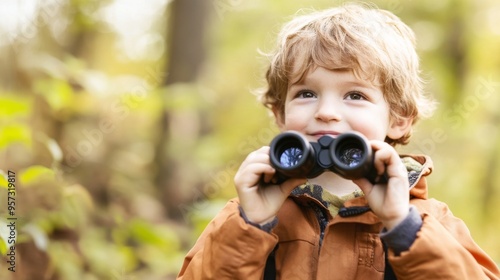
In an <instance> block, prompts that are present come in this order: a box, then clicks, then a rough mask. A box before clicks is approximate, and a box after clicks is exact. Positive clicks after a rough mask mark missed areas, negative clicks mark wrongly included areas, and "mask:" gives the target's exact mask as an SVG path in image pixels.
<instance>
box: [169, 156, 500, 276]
mask: <svg viewBox="0 0 500 280" xmlns="http://www.w3.org/2000/svg"><path fill="white" fill-rule="evenodd" d="M413 158H414V159H415V160H417V161H418V162H419V163H421V164H422V170H421V171H420V172H419V173H418V174H413V175H414V176H413V179H412V180H410V181H413V184H412V185H411V191H410V195H411V200H410V203H411V204H412V205H414V206H415V207H416V208H417V209H418V211H419V213H420V215H421V217H422V220H423V223H422V227H421V228H420V231H419V232H418V233H417V238H416V239H415V241H414V242H413V244H412V245H411V247H410V249H409V250H407V251H404V252H402V253H401V254H400V255H399V256H396V255H395V254H394V253H393V252H392V251H391V249H389V250H388V251H387V252H388V253H387V254H388V256H387V257H388V260H389V263H390V265H391V267H392V269H393V271H394V273H395V275H396V276H397V278H398V279H474V280H476V279H500V271H499V269H498V267H497V266H496V264H495V263H494V262H493V261H492V260H491V259H490V258H489V257H488V256H487V255H486V253H485V252H484V251H482V250H481V248H479V246H478V245H477V244H476V243H475V242H474V241H473V239H472V237H471V235H470V233H469V230H468V229H467V227H466V225H465V224H464V222H463V221H461V220H460V219H458V218H456V217H454V216H453V214H452V213H451V211H450V210H449V208H448V207H447V206H446V204H444V203H442V202H439V201H437V200H435V199H428V198H427V183H426V180H425V176H427V175H429V174H430V173H431V171H432V162H431V161H430V159H429V158H428V157H425V156H419V157H413ZM310 203H315V204H318V205H319V206H320V207H323V208H324V206H323V204H321V203H320V202H319V201H318V200H317V199H315V198H313V197H311V196H308V195H301V196H298V197H297V196H295V197H294V196H291V197H289V198H288V199H287V200H286V201H285V203H284V204H283V206H282V208H281V209H280V211H279V213H278V219H279V223H278V225H277V226H276V228H274V229H273V230H272V232H271V233H267V232H265V231H263V230H261V229H259V228H257V227H255V226H252V225H250V224H247V223H246V222H245V221H244V219H243V218H242V217H241V215H240V211H239V209H238V201H237V200H236V199H235V200H231V201H229V202H228V204H227V205H226V207H224V209H223V210H222V211H221V212H220V213H219V214H218V215H217V216H216V217H215V218H214V219H213V220H212V221H211V222H210V224H209V225H208V226H207V228H206V229H205V231H204V232H203V233H202V235H201V236H200V237H199V239H198V241H197V242H196V244H195V245H194V247H193V248H192V249H191V250H190V251H189V253H188V254H187V256H186V258H185V261H184V264H183V266H182V269H181V271H180V273H179V275H178V279H179V280H180V279H184V280H187V279H217V280H219V279H245V280H246V279H262V278H263V274H264V269H265V266H266V260H267V258H268V256H269V254H271V253H272V252H273V253H274V255H275V264H276V268H275V270H276V279H286V280H288V279H300V280H302V279H363V280H364V279H370V280H372V279H373V280H376V279H384V270H385V262H386V251H384V247H383V244H382V241H381V239H380V238H379V233H380V231H381V230H382V224H381V222H380V221H379V219H378V218H377V216H375V214H373V212H371V211H367V212H364V213H362V214H359V215H352V216H349V217H342V216H341V215H336V216H335V217H331V216H330V217H329V220H328V224H327V226H326V228H325V230H324V237H323V239H322V240H323V241H322V244H320V242H319V240H320V237H319V234H320V232H321V231H320V226H319V223H318V219H317V218H316V214H315V213H314V211H313V210H312V208H311V207H309V206H308V205H310ZM366 205H367V202H366V200H365V198H364V197H358V198H354V199H351V200H349V201H347V202H346V203H345V204H344V206H345V207H346V208H347V209H352V208H350V207H356V206H366ZM325 210H326V209H325ZM275 247H276V250H274V249H275Z"/></svg>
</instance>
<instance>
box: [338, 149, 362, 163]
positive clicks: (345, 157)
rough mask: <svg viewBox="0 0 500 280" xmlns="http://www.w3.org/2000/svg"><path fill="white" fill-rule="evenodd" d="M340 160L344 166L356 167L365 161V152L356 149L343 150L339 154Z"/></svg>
mask: <svg viewBox="0 0 500 280" xmlns="http://www.w3.org/2000/svg"><path fill="white" fill-rule="evenodd" d="M339 159H340V161H341V162H342V163H343V164H345V165H347V166H349V167H355V166H357V165H359V164H360V163H361V160H362V159H363V150H362V149H359V148H356V147H351V148H345V149H342V150H341V151H340V152H339Z"/></svg>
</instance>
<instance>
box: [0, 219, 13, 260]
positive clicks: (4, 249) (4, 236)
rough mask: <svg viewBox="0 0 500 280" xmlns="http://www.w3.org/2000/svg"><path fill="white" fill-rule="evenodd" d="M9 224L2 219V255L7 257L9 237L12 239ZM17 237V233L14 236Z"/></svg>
mask: <svg viewBox="0 0 500 280" xmlns="http://www.w3.org/2000/svg"><path fill="white" fill-rule="evenodd" d="M7 226H8V223H7V221H5V220H4V219H0V254H1V255H3V256H5V254H7V250H8V249H9V247H10V246H9V243H8V240H9V237H10V228H9V227H7ZM15 236H17V233H15V234H14V237H15Z"/></svg>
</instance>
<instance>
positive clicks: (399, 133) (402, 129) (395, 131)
mask: <svg viewBox="0 0 500 280" xmlns="http://www.w3.org/2000/svg"><path fill="white" fill-rule="evenodd" d="M412 124H413V118H404V117H398V118H394V119H392V121H391V123H390V126H389V131H388V132H387V136H388V137H389V138H391V139H394V140H396V139H400V138H401V137H403V136H405V135H406V134H407V133H409V132H410V130H411V126H412Z"/></svg>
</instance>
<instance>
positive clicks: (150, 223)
mask: <svg viewBox="0 0 500 280" xmlns="http://www.w3.org/2000/svg"><path fill="white" fill-rule="evenodd" d="M136 2H137V1H133V0H117V1H58V3H59V6H58V5H56V6H55V7H53V8H51V9H49V8H48V6H47V5H44V4H42V3H41V2H37V1H34V2H33V3H34V5H35V6H34V7H36V8H37V9H35V16H38V20H34V19H32V20H31V21H28V23H27V27H31V29H29V28H24V29H18V30H17V31H16V30H13V29H5V28H4V29H2V31H3V32H4V35H5V36H4V37H5V38H6V40H5V41H4V42H2V44H0V57H1V58H2V61H4V63H2V65H1V66H0V74H1V75H0V76H1V77H0V81H1V82H2V84H1V85H0V170H2V174H3V175H4V176H3V177H2V176H0V186H1V187H0V201H1V203H0V205H1V207H0V227H1V230H0V239H1V240H0V253H1V254H2V256H3V257H2V258H3V259H2V266H1V269H0V278H1V279H165V278H166V279H174V278H175V275H176V274H177V272H178V271H179V269H180V266H181V265H182V260H183V257H184V255H185V254H186V252H187V250H188V249H189V248H190V247H191V246H192V245H193V244H194V242H195V240H196V238H197V237H198V236H199V234H200V233H201V232H202V231H203V229H204V227H205V226H206V224H207V223H208V222H209V221H210V220H211V219H212V218H213V217H214V216H215V215H216V213H217V212H218V211H219V210H220V209H221V208H222V207H223V206H224V204H225V202H226V200H227V199H229V198H231V197H234V196H235V195H236V193H235V190H234V188H233V186H232V178H233V176H234V173H235V172H236V170H237V168H238V166H239V162H241V161H242V160H243V159H244V157H246V155H247V154H248V153H249V152H251V151H253V150H255V149H257V148H258V147H260V146H262V145H266V144H268V143H269V141H270V140H271V139H272V137H273V136H274V135H275V134H276V133H277V128H276V127H275V125H274V122H273V120H272V119H271V118H270V115H269V112H268V111H266V110H265V109H264V108H263V106H261V105H260V104H259V103H258V102H257V101H256V98H255V96H254V95H253V94H252V92H254V91H255V89H257V88H259V87H261V86H263V76H264V73H265V70H266V59H265V58H264V57H263V56H262V55H261V54H259V51H262V52H267V51H270V50H271V49H272V48H273V45H274V39H275V35H276V33H277V32H278V30H279V27H280V26H281V25H282V24H283V23H284V22H285V21H286V20H288V19H290V18H291V17H292V16H293V15H294V14H295V13H296V12H297V11H298V10H299V9H303V8H305V9H310V8H315V9H322V8H326V7H330V6H334V5H338V4H341V3H343V1H331V0H329V1H326V0H315V1H298V0H293V1H283V0H281V1H264V0H257V1H226V0H213V1H210V5H209V6H208V7H206V8H205V11H204V12H205V13H208V14H209V15H210V17H209V21H208V22H207V23H206V26H207V29H206V30H205V33H206V34H204V38H205V41H206V46H205V52H206V55H205V58H204V60H203V63H202V64H201V66H200V69H198V70H199V73H198V75H197V76H196V79H195V80H193V81H186V82H176V83H172V84H166V83H165V80H166V78H167V77H169V75H172V73H168V72H167V70H166V69H173V70H172V71H175V69H176V68H177V67H180V66H181V65H173V66H172V65H171V66H172V67H170V68H167V65H169V56H168V54H169V52H170V51H171V49H170V48H169V46H171V44H169V43H172V42H169V39H168V38H169V34H171V33H172V32H173V31H172V30H174V29H175V28H177V26H171V25H169V24H168V22H169V19H170V17H171V14H172V3H170V2H169V1H153V2H151V7H153V6H154V7H156V8H151V7H149V10H148V8H144V9H145V11H142V12H141V11H140V10H138V9H139V8H138V7H143V6H144V5H137V3H136ZM374 2H375V4H377V5H378V6H379V7H381V8H385V9H389V10H391V11H393V12H394V13H396V14H397V15H398V16H400V17H401V18H402V19H403V21H405V22H406V23H408V24H409V25H410V26H411V27H412V28H413V29H414V30H415V32H416V35H417V38H418V50H419V53H420V55H421V61H422V69H423V74H424V77H425V79H426V80H427V81H428V84H427V90H428V91H429V92H430V93H431V94H432V95H433V96H435V98H436V99H438V101H439V102H440V107H439V110H438V111H437V112H436V114H435V116H434V117H433V118H431V119H429V120H425V121H423V122H421V123H419V124H418V126H417V127H416V130H415V133H414V137H413V140H412V143H411V144H410V145H408V146H407V147H401V152H410V153H426V154H429V155H430V156H431V157H432V158H433V160H434V162H435V166H436V167H435V172H434V174H432V175H431V176H430V177H429V183H430V186H431V189H430V192H431V196H433V197H435V198H437V199H439V200H442V201H444V202H446V203H447V204H448V205H449V206H450V208H451V210H452V211H453V212H454V213H455V215H456V216H458V217H460V218H462V219H463V220H464V221H465V222H466V223H467V224H468V226H469V228H470V230H471V233H472V235H473V237H474V238H475V240H476V241H477V242H478V243H479V245H480V246H481V247H482V248H483V249H484V250H485V251H486V252H488V253H489V254H490V255H491V256H492V257H493V258H494V259H495V260H496V261H497V263H498V262H500V239H499V238H498V231H499V230H500V225H499V224H498V222H497V221H498V217H499V216H500V210H499V209H498V207H496V205H498V203H499V202H500V175H499V174H500V172H498V171H499V170H500V163H499V159H500V129H499V124H500V112H499V111H498V110H497V106H498V104H500V100H499V99H500V97H499V96H500V95H499V91H500V78H499V77H500V54H499V53H498V49H499V47H500V32H499V31H498V26H499V24H500V22H499V19H498V17H497V16H496V15H497V14H498V11H500V4H499V3H498V2H497V1H493V0H480V1H472V0H456V1H451V0H449V1H440V2H436V1H430V0H425V1H392V0H387V1H383V0H380V1H374ZM61 3H62V4H61ZM13 5H14V4H13ZM17 5H19V7H20V6H22V5H28V4H17ZM155 5H156V6H155ZM3 8H5V9H7V8H8V7H7V6H5V7H3ZM3 8H2V9H3ZM11 8H12V7H11ZM155 9H156V10H159V11H160V12H158V11H156V12H152V10H155ZM130 10H133V11H135V14H134V15H136V16H135V17H133V16H132V15H131V14H130ZM17 12H18V13H21V12H20V10H17ZM137 15H138V16H137ZM26 17H27V16H24V18H26ZM20 18H21V17H20ZM123 18H125V19H128V20H129V21H130V22H132V23H130V22H129V25H126V23H124V21H123ZM55 19H59V20H55ZM135 19H136V21H134V20H135ZM125 22H126V21H125ZM141 22H142V23H144V22H146V23H145V24H142V25H141V24H139V23H141ZM25 24H26V23H25ZM120 24H121V25H120ZM134 24H135V26H134ZM19 25H20V26H22V24H21V23H19ZM0 27H1V26H0ZM139 27H142V29H140V28H139ZM137 28H138V29H137ZM26 30H30V32H26ZM123 30H126V32H123ZM132 35H133V36H135V37H133V36H132ZM127 36H132V39H130V38H128V37H127ZM154 38H162V40H163V43H158V42H159V41H158V40H155V39H154ZM170 59H171V58H170ZM159 158H161V159H166V160H163V161H158V159H159ZM159 162H162V163H161V164H159ZM9 170H10V171H12V172H15V174H16V175H15V178H16V191H15V198H16V209H15V216H16V217H17V218H18V219H17V221H16V237H17V240H16V254H17V255H16V256H17V258H16V261H17V267H16V273H11V272H9V271H8V270H7V268H6V265H5V264H6V260H8V257H7V256H6V254H7V253H8V250H9V246H8V245H9V244H8V243H7V240H8V237H9V234H10V233H9V232H7V231H5V229H6V225H7V224H8V223H7V219H6V218H7V217H8V212H7V210H8V209H7V207H6V202H7V193H8V188H7V186H8V181H7V180H8V176H7V173H8V172H9ZM159 174H166V175H167V177H168V178H169V179H170V181H168V183H167V184H165V185H160V184H158V181H157V180H156V178H157V177H158V175H159Z"/></svg>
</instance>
